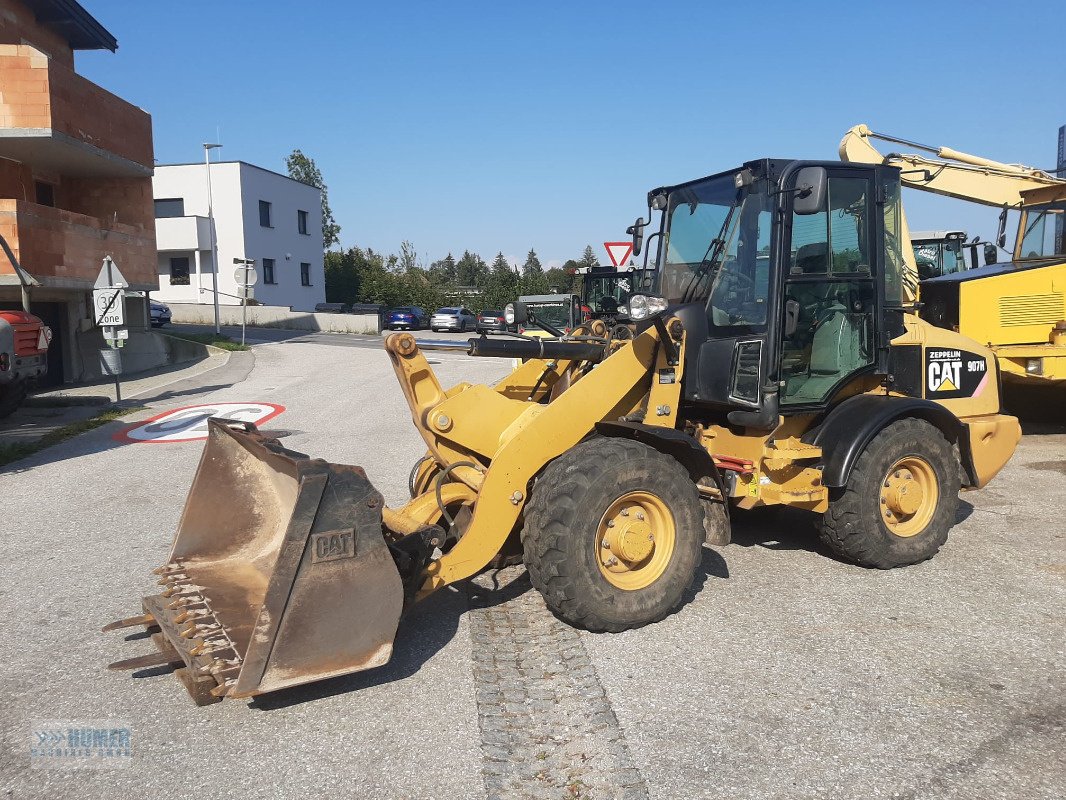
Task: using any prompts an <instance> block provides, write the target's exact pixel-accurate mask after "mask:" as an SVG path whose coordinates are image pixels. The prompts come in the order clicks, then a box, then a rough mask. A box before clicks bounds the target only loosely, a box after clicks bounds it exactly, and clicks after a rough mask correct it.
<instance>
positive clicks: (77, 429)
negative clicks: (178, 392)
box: [0, 406, 145, 467]
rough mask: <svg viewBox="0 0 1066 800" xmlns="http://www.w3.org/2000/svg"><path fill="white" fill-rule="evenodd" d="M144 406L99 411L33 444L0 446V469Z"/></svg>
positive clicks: (21, 443)
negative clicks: (93, 415)
mask: <svg viewBox="0 0 1066 800" xmlns="http://www.w3.org/2000/svg"><path fill="white" fill-rule="evenodd" d="M144 409H145V406H132V407H130V408H109V409H107V410H106V411H101V412H100V413H99V414H97V415H96V416H95V417H91V418H89V419H83V420H78V421H77V422H72V423H70V424H69V425H64V426H63V427H62V428H56V429H55V430H54V431H49V432H48V433H46V434H45V435H44V436H42V437H41V438H40V439H38V440H37V441H35V442H16V443H14V444H0V467H6V466H7V465H8V464H10V463H11V462H12V461H18V460H19V459H22V458H26V457H27V456H32V455H33V454H34V453H39V452H40V451H41V450H44V449H46V448H48V447H51V446H52V445H54V444H59V443H60V442H62V441H66V440H67V439H70V438H71V437H74V436H77V435H79V434H82V433H87V432H88V431H91V430H95V429H96V428H99V427H100V426H101V425H106V424H107V423H108V422H113V421H114V420H116V419H119V418H120V417H124V416H126V415H127V414H133V413H135V412H137V411H144Z"/></svg>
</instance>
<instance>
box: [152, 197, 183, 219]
mask: <svg viewBox="0 0 1066 800" xmlns="http://www.w3.org/2000/svg"><path fill="white" fill-rule="evenodd" d="M184 216H185V199H184V198H181V197H166V198H163V199H162V200H156V201H155V218H156V219H169V218H170V217H184Z"/></svg>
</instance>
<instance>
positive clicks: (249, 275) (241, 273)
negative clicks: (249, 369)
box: [233, 258, 259, 347]
mask: <svg viewBox="0 0 1066 800" xmlns="http://www.w3.org/2000/svg"><path fill="white" fill-rule="evenodd" d="M233 263H234V264H236V265H237V268H236V269H235V270H233V279H234V280H235V281H236V282H237V285H238V286H239V287H240V290H241V291H240V294H241V347H244V332H245V329H246V328H247V327H248V300H249V299H250V298H251V297H252V287H253V286H255V284H256V283H257V282H258V281H259V273H258V272H256V271H255V259H254V258H235V259H233Z"/></svg>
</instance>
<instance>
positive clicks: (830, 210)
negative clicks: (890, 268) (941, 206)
mask: <svg viewBox="0 0 1066 800" xmlns="http://www.w3.org/2000/svg"><path fill="white" fill-rule="evenodd" d="M877 188H878V181H877V180H876V172H875V171H874V170H870V169H854V168H850V169H849V168H847V167H841V168H832V167H830V168H828V185H827V191H826V192H825V195H824V198H823V199H822V202H821V203H820V206H821V207H820V208H817V210H814V211H813V213H812V209H811V208H805V209H804V211H805V212H806V213H802V214H801V213H797V212H798V209H797V203H799V202H800V200H799V199H798V198H799V194H798V193H792V194H791V196H790V198H789V199H788V200H787V201H786V203H785V212H784V221H785V225H784V230H783V246H782V252H781V269H782V273H783V275H782V285H783V304H782V314H783V318H782V324H781V340H780V348H779V359H778V364H777V372H778V385H779V404H780V409H781V411H789V410H808V409H812V408H819V407H824V406H825V405H826V404H828V403H829V402H830V400H831V399H832V397H833V396H834V394H836V392H837V391H839V390H840V389H841V388H843V387H844V386H846V385H847V384H848V383H850V382H851V381H852V380H853V379H854V378H855V377H856V376H857V375H859V374H860V373H863V372H873V370H874V365H875V363H876V361H877V358H878V351H879V340H878V332H879V331H878V327H879V314H878V313H877V309H878V308H879V307H880V300H879V294H880V293H881V290H880V289H879V286H878V282H879V277H878V276H879V274H880V272H881V262H882V261H883V259H882V258H881V257H880V255H879V253H880V252H881V249H882V246H883V245H882V244H881V241H880V238H881V235H882V233H881V229H880V227H879V226H878V221H877V211H878V209H879V203H878V198H877V196H876V192H877Z"/></svg>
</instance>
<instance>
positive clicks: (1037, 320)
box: [999, 292, 1066, 327]
mask: <svg viewBox="0 0 1066 800" xmlns="http://www.w3.org/2000/svg"><path fill="white" fill-rule="evenodd" d="M1064 317H1066V308H1064V306H1063V295H1062V294H1059V293H1058V292H1054V293H1052V294H1034V295H1028V296H1019V297H1001V298H999V324H1000V325H1002V326H1004V327H1014V326H1018V325H1054V324H1055V323H1056V322H1058V321H1059V320H1061V319H1063V318H1064Z"/></svg>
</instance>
